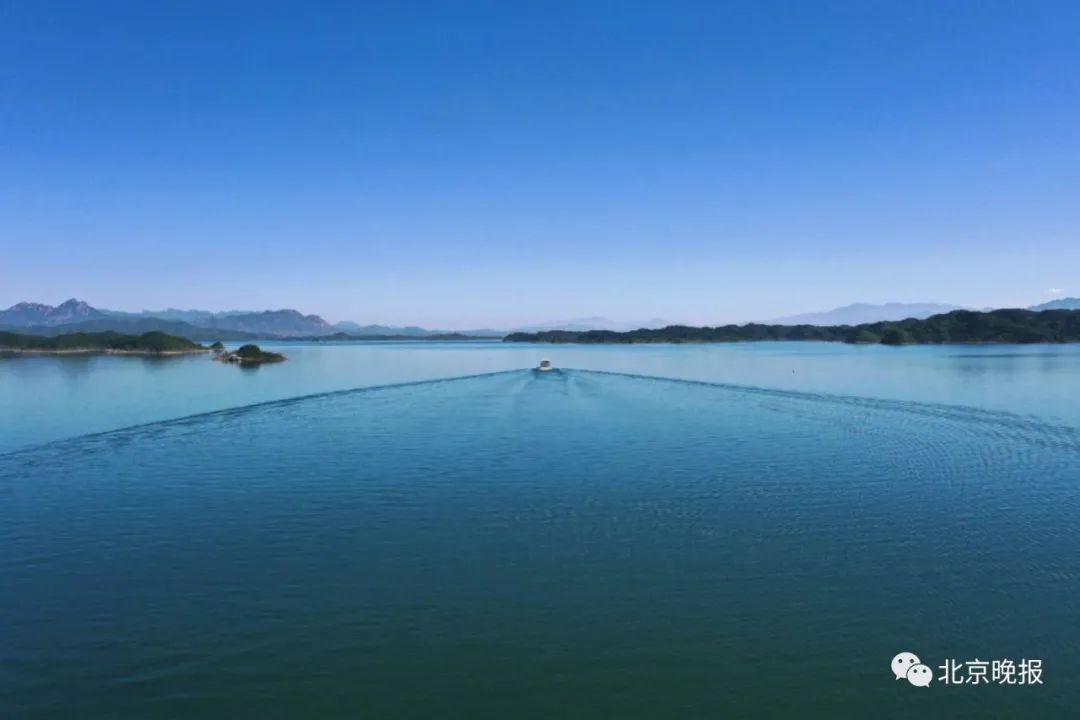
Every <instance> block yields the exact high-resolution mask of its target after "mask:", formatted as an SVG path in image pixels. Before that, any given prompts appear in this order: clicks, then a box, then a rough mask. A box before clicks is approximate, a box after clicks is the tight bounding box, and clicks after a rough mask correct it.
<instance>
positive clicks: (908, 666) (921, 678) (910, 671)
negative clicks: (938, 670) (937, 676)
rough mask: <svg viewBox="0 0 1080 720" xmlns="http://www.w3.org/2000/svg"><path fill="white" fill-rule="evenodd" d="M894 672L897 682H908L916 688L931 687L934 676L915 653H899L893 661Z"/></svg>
mask: <svg viewBox="0 0 1080 720" xmlns="http://www.w3.org/2000/svg"><path fill="white" fill-rule="evenodd" d="M891 667H892V671H893V675H895V676H896V679H897V680H907V681H908V682H909V683H911V684H912V685H914V686H915V687H930V683H931V682H933V680H934V674H933V673H932V672H930V668H928V667H927V666H925V665H923V664H922V662H921V661H920V660H919V656H918V655H916V654H915V653H910V652H902V653H897V655H896V657H894V658H893V659H892V665H891Z"/></svg>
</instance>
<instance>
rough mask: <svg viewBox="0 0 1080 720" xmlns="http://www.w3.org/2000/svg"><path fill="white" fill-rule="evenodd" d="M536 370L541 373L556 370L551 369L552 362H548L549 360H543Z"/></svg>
mask: <svg viewBox="0 0 1080 720" xmlns="http://www.w3.org/2000/svg"><path fill="white" fill-rule="evenodd" d="M536 369H537V370H539V371H540V372H547V371H548V370H554V368H553V367H551V361H550V360H547V359H544V360H541V361H540V364H539V365H537V366H536Z"/></svg>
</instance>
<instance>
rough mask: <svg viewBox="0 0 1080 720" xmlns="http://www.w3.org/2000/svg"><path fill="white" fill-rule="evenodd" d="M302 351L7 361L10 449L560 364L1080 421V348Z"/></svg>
mask: <svg viewBox="0 0 1080 720" xmlns="http://www.w3.org/2000/svg"><path fill="white" fill-rule="evenodd" d="M262 345H263V346H264V347H269V348H272V349H276V350H280V351H282V352H284V353H285V354H287V355H288V357H289V361H288V362H286V363H282V364H280V365H273V366H265V367H261V368H258V369H254V370H244V371H240V370H239V369H238V368H235V367H223V366H221V365H220V364H219V363H214V362H211V361H210V360H209V359H208V358H206V357H205V356H194V357H187V358H166V359H140V358H130V357H123V358H118V357H81V358H75V357H65V358H42V357H32V358H15V359H3V358H0V452H3V451H5V450H13V449H16V448H20V447H26V446H29V445H35V444H40V443H42V442H47V441H50V440H57V439H61V438H65V437H74V436H77V435H83V434H86V433H91V432H101V431H105V430H114V429H117V428H122V427H128V426H131V425H137V424H141V423H147V422H153V421H157V420H166V419H172V418H178V417H183V416H187V415H194V414H198V413H203V412H208V411H213V410H222V409H226V408H231V407H239V406H243V405H249V404H252V403H256V402H264V401H267V400H280V399H285V398H293V397H298V396H301V395H308V394H312V393H318V392H326V391H331V390H346V389H353V388H358V387H371V386H378V385H385V384H389V383H399V382H410V381H415V380H430V379H437V378H449V377H457V376H461V375H469V374H475V373H482V372H493V371H498V370H511V369H520V368H525V367H535V366H536V364H537V363H538V362H539V361H540V359H541V358H543V357H550V358H551V359H552V360H553V361H554V363H555V364H556V365H557V366H562V367H572V368H581V369H593V370H607V371H613V372H625V373H631V374H634V373H637V374H646V375H656V376H660V377H671V378H681V379H693V380H708V381H712V382H721V383H730V384H736V385H747V386H754V387H765V388H782V389H787V390H797V391H802V392H825V393H833V394H838V395H856V396H863V397H876V398H888V399H896V400H919V401H928V402H941V403H949V404H955V405H965V406H974V407H982V408H988V409H996V410H1004V411H1008V412H1015V413H1025V414H1026V413H1031V414H1036V415H1038V416H1040V417H1041V418H1045V419H1048V420H1051V421H1055V422H1067V423H1070V424H1075V425H1078V426H1080V403H1077V402H1076V398H1077V397H1080V345H1057V346H1046V345H1029V346H961V347H957V346H950V347H904V348H885V347H880V346H850V345H843V344H837V343H792V342H783V343H740V344H716V345H637V346H592V347H590V346H567V345H559V346H541V345H519V344H509V343H500V342H472V343H430V342H428V343H425V342H412V343H396V342H380V343H352V344H333V345H330V344H326V343H269V342H268V343H262Z"/></svg>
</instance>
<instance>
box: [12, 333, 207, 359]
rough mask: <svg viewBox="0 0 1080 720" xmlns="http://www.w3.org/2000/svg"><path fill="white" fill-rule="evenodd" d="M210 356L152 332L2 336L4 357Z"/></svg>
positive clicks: (192, 345)
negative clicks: (96, 355)
mask: <svg viewBox="0 0 1080 720" xmlns="http://www.w3.org/2000/svg"><path fill="white" fill-rule="evenodd" d="M205 352H210V349H209V348H206V347H203V346H202V345H200V344H198V343H196V342H192V341H191V340H188V339H187V338H182V337H176V336H175V335H166V334H165V333H163V332H148V333H144V334H142V335H124V334H123V333H118V332H96V333H81V332H80V333H69V334H67V335H56V336H54V337H46V336H42V335H23V334H20V333H12V332H0V353H6V354H19V355H94V354H109V355H191V354H194V353H205Z"/></svg>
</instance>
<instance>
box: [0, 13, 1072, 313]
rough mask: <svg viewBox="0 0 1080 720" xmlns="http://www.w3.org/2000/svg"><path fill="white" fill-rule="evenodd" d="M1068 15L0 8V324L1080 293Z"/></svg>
mask: <svg viewBox="0 0 1080 720" xmlns="http://www.w3.org/2000/svg"><path fill="white" fill-rule="evenodd" d="M1078 27H1080V3H1078V2H1075V1H1072V0H1069V1H1065V2H1052V1H1045V2H1038V1H1031V0H1028V1H1026V2H994V1H992V0H972V1H970V2H950V1H948V0H933V1H930V2H919V1H913V0H903V1H902V2H866V1H859V2H815V1H811V0H792V1H791V2H767V1H763V0H753V1H750V2H724V1H721V2H701V3H688V2H650V3H640V2H633V0H620V1H617V2H565V3H562V2H536V3H531V2H521V1H517V0H515V1H512V2H508V1H506V0H499V1H498V2H490V3H487V2H484V3H482V2H452V1H446V2H431V3H413V2H403V1H401V0H396V1H393V2H386V3H377V2H363V1H354V2H343V3H333V2H292V3H279V2H273V1H272V0H263V1H261V2H250V3H237V2H227V1H222V0H215V1H214V2H177V3H165V2H144V1H142V0H139V1H138V2H110V1H108V0H95V1H94V2H78V1H77V0H71V1H70V2H49V1H47V0H0V306H4V307H6V306H7V305H10V304H12V303H14V302H17V301H19V300H36V301H40V302H49V303H54V304H55V303H58V302H60V301H62V300H64V299H66V298H68V297H71V296H76V297H79V298H80V299H84V300H86V301H88V302H90V303H91V304H92V305H95V306H98V307H107V308H113V309H122V310H137V309H142V308H161V307H165V306H173V307H186V308H187V307H195V308H203V309H210V310H223V309H232V308H251V309H263V308H279V307H294V308H297V309H299V310H302V311H304V312H316V313H319V314H321V315H323V316H324V317H326V318H327V319H329V320H342V319H352V320H356V321H360V322H383V323H395V324H396V323H415V324H421V325H427V326H436V327H447V328H454V327H459V328H460V327H470V326H496V327H507V326H510V325H514V324H522V323H527V322H532V321H543V320H562V319H568V318H574V317H581V316H588V315H605V316H608V317H611V318H614V319H623V320H644V319H648V318H653V317H661V318H665V319H668V320H671V321H682V322H693V323H718V322H726V321H744V320H751V319H768V318H772V317H775V316H778V315H785V314H790V313H796V312H803V311H810V310H822V309H828V308H830V307H833V306H836V305H841V304H846V303H849V302H852V301H867V302H886V301H901V302H921V301H936V302H950V303H956V304H960V305H970V306H977V307H982V306H987V305H995V306H1004V305H1013V306H1015V305H1027V304H1031V303H1034V302H1040V301H1044V300H1047V299H1049V298H1050V297H1052V294H1051V292H1050V289H1051V288H1054V289H1058V290H1060V291H1063V292H1064V294H1072V295H1080V37H1078V35H1077V28H1078Z"/></svg>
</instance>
